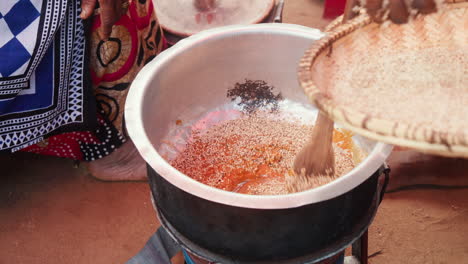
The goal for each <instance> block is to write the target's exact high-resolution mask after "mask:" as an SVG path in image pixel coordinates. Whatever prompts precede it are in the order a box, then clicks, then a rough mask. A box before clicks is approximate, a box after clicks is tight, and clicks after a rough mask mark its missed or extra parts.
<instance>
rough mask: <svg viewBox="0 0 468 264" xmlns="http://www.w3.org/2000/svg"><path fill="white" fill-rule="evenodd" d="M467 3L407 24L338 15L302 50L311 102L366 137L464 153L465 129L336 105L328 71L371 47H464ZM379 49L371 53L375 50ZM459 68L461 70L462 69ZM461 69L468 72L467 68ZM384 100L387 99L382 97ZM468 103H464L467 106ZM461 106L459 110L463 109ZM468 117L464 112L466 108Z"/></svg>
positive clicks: (467, 150)
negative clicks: (343, 19) (332, 63)
mask: <svg viewBox="0 0 468 264" xmlns="http://www.w3.org/2000/svg"><path fill="white" fill-rule="evenodd" d="M466 4H467V3H466V2H465V3H457V4H453V5H447V6H446V7H445V8H444V9H443V10H442V11H440V12H438V13H435V14H431V15H427V16H418V17H416V18H415V19H413V20H411V21H410V23H408V24H405V25H403V26H401V25H394V24H391V23H384V24H382V25H379V24H375V23H371V19H370V17H369V16H368V15H366V14H361V15H359V16H357V17H356V18H354V19H352V20H351V21H348V22H347V23H345V24H340V23H339V21H340V18H338V19H336V20H335V21H334V22H332V23H331V24H330V25H329V26H328V27H327V30H329V32H328V34H327V35H326V36H325V37H323V38H322V39H321V40H319V41H317V42H316V43H314V44H313V46H312V47H311V48H310V49H309V50H308V51H307V52H306V53H305V54H304V57H303V58H302V60H301V62H300V65H299V81H300V83H301V86H302V87H303V88H304V91H305V93H306V94H307V95H308V96H309V98H310V99H311V100H312V102H313V103H314V104H315V105H317V107H318V108H320V109H321V110H322V111H324V112H325V113H326V114H327V115H328V116H329V117H330V118H332V119H333V120H334V121H335V122H338V123H340V124H342V125H343V126H345V127H346V128H348V129H350V130H352V131H354V132H356V133H358V134H361V135H363V136H367V137H369V138H372V139H375V140H379V141H383V142H386V143H390V144H395V145H401V146H406V147H410V148H414V149H417V150H420V151H424V152H429V153H434V154H439V155H444V156H454V157H468V131H460V129H458V130H457V129H455V130H447V131H437V130H436V129H434V128H433V127H432V126H431V124H417V123H404V122H401V121H392V120H386V119H384V118H383V117H377V116H373V115H372V113H364V112H360V111H357V110H355V109H353V108H351V107H349V106H346V105H340V104H338V103H337V102H336V101H335V100H333V98H331V96H330V94H329V93H328V89H329V86H330V85H331V84H330V80H331V79H333V76H332V73H330V72H327V70H326V69H327V67H325V65H326V63H327V61H329V60H330V58H332V59H336V60H339V61H340V62H349V61H353V60H354V61H356V60H359V58H360V56H363V54H366V52H368V51H369V49H372V48H373V47H391V49H392V50H391V51H390V50H387V52H385V53H384V54H387V55H388V54H391V52H398V51H401V50H415V51H417V50H419V49H424V48H427V47H448V48H450V49H465V50H466V48H467V45H468V8H467V5H466ZM375 54H377V53H374V55H375ZM462 70H463V69H462ZM464 70H465V71H466V67H465V69H464ZM465 74H468V73H466V72H465ZM384 100H385V99H384ZM467 107H468V106H467ZM462 111H463V110H462ZM466 115H467V117H468V111H467V113H466Z"/></svg>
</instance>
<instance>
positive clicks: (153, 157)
mask: <svg viewBox="0 0 468 264" xmlns="http://www.w3.org/2000/svg"><path fill="white" fill-rule="evenodd" d="M255 33H260V34H275V33H276V34H282V35H292V36H300V37H304V38H308V39H315V40H317V39H319V38H321V37H322V36H323V35H324V34H323V33H322V32H321V31H320V30H317V29H313V28H308V27H304V26H300V25H293V24H273V23H266V24H256V25H235V26H226V27H220V28H215V29H210V30H206V31H203V32H200V33H198V34H195V35H193V36H190V37H188V38H186V39H183V40H181V41H179V42H178V43H177V44H176V45H174V46H173V47H171V48H170V49H167V50H165V51H164V52H162V53H160V54H159V55H158V56H157V57H156V58H155V59H153V60H152V61H151V62H149V63H148V64H147V65H146V66H144V67H143V68H142V69H141V71H140V72H139V73H138V74H137V76H136V78H135V80H134V81H133V83H132V84H131V86H130V90H129V93H128V96H127V99H126V103H125V120H126V126H127V130H128V134H129V136H130V138H131V140H132V141H133V143H134V144H135V146H136V148H137V149H138V151H139V153H140V155H141V156H142V157H143V159H144V160H145V161H146V162H147V163H148V165H150V166H151V168H153V169H154V170H155V171H156V172H157V173H158V174H159V175H161V177H163V178H164V179H166V180H167V181H168V182H170V183H171V184H173V185H174V186H176V187H177V188H179V189H182V190H183V191H185V192H188V193H191V194H193V195H196V196H198V197H200V198H203V199H206V200H209V201H212V202H216V203H221V204H225V205H229V206H237V207H244V208H252V209H286V208H294V207H299V206H302V205H306V204H311V203H317V202H321V201H325V200H329V199H332V198H334V197H337V196H339V195H341V194H344V193H346V192H348V191H350V190H352V189H354V188H355V187H357V186H358V185H360V184H361V183H363V182H364V181H365V180H366V179H368V178H369V177H370V176H371V175H372V174H373V173H374V172H376V171H377V170H378V169H379V167H380V166H382V164H384V162H385V160H386V159H387V157H388V156H389V155H390V153H391V151H392V148H393V146H391V145H387V144H384V143H377V144H376V146H375V147H374V149H373V150H372V151H371V152H370V153H369V155H368V156H367V157H366V159H365V160H364V161H363V162H361V163H360V164H359V165H358V166H356V167H355V168H354V169H353V170H351V171H350V172H349V173H347V174H346V175H343V176H342V177H340V178H338V179H337V180H334V181H332V182H330V183H328V184H326V185H323V186H320V187H318V188H314V189H311V190H308V191H304V192H299V193H292V194H285V195H248V194H240V193H234V192H228V191H224V190H221V189H217V188H214V187H210V186H208V185H205V184H203V183H200V182H198V181H196V180H194V179H192V178H190V177H189V176H186V175H185V174H183V173H181V172H179V171H178V170H177V169H175V168H174V167H172V166H171V165H170V164H169V163H168V162H167V161H166V160H165V159H164V158H162V157H161V156H160V155H159V154H158V152H157V151H156V149H155V148H154V147H153V145H152V144H151V142H150V140H149V138H148V136H147V134H146V132H145V126H144V124H143V119H142V117H143V101H144V97H145V94H146V90H147V89H148V88H149V86H150V83H151V80H152V76H154V75H155V74H157V72H158V71H159V70H160V69H161V67H163V66H164V65H165V64H166V63H167V62H169V61H170V60H171V59H173V58H174V57H176V56H178V54H181V53H183V52H185V51H187V50H189V49H191V48H192V47H193V46H196V45H200V44H201V43H202V42H203V41H206V40H214V39H220V38H221V39H222V38H224V37H228V36H232V35H243V34H255ZM304 52H305V51H304Z"/></svg>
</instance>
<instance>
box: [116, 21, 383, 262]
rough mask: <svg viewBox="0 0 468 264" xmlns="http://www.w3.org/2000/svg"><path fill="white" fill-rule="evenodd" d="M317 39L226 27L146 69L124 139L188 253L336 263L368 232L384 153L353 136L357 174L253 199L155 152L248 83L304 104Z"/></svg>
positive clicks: (131, 100) (132, 96)
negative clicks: (302, 67)
mask: <svg viewBox="0 0 468 264" xmlns="http://www.w3.org/2000/svg"><path fill="white" fill-rule="evenodd" d="M321 36H322V33H321V32H320V31H318V30H314V29H310V28H306V27H302V26H297V25H288V24H260V25H249V26H230V27H224V28H219V29H213V30H209V31H205V32H202V33H199V34H197V35H194V36H191V37H189V38H187V39H184V40H182V41H180V42H179V43H178V44H176V45H175V46H174V47H172V48H171V49H169V50H167V51H165V52H163V53H162V54H161V55H159V56H158V57H157V58H156V59H155V60H153V61H152V62H150V63H149V64H148V65H146V66H145V67H144V68H143V69H142V71H141V72H140V73H139V74H138V76H137V78H136V79H135V81H134V82H133V84H132V86H131V89H130V92H129V95H128V99H127V102H126V109H125V111H126V112H125V117H126V122H127V127H128V132H129V135H130V137H131V139H132V140H133V141H134V143H135V145H136V147H137V148H138V150H139V152H140V153H141V155H142V156H143V158H144V159H145V160H146V162H147V163H148V165H149V173H148V176H149V179H150V186H151V191H152V193H153V197H154V200H155V203H156V207H157V210H158V212H159V214H160V218H161V220H162V223H163V225H165V227H166V228H167V230H168V232H169V233H171V234H172V235H173V236H174V237H175V239H177V240H178V241H180V242H181V243H182V244H183V245H184V246H185V247H186V249H188V250H189V251H192V252H194V253H195V254H197V255H199V256H201V257H203V258H205V259H208V260H213V261H218V262H221V263H239V262H242V263H250V262H255V263H258V262H262V261H263V262H269V263H271V262H272V261H279V260H290V261H292V262H297V263H304V262H305V260H314V261H318V260H320V259H321V258H325V257H327V256H330V255H333V254H334V253H336V252H338V251H339V250H342V249H343V248H345V247H346V246H347V245H349V244H350V243H352V242H353V240H354V239H356V238H357V237H359V236H360V234H361V233H362V232H364V231H365V230H366V229H367V227H368V225H369V224H370V223H371V221H372V218H373V216H374V214H375V212H376V209H377V206H378V203H379V199H380V189H379V188H378V187H379V176H380V175H381V174H382V170H383V165H384V161H385V159H386V158H387V156H388V155H389V154H390V152H391V146H388V145H385V144H382V143H376V142H373V141H369V140H366V139H364V138H361V137H359V136H355V140H356V142H357V143H358V144H360V145H361V147H362V148H364V149H365V150H367V152H368V156H367V158H366V159H365V160H364V161H363V162H362V163H361V164H360V165H359V166H357V167H356V168H355V169H354V170H352V171H351V172H349V173H348V174H347V175H345V176H343V177H341V178H340V179H338V180H336V181H334V182H331V183H329V184H327V185H325V186H322V187H319V188H316V189H313V190H309V191H306V192H301V193H295V194H289V195H278V196H252V195H244V194H238V193H231V192H226V191H222V190H219V189H215V188H212V187H209V186H206V185H204V184H201V183H199V182H197V181H195V180H193V179H191V178H190V177H188V176H186V175H184V174H182V173H181V172H179V171H177V170H176V169H175V168H173V167H171V166H170V165H169V163H168V162H167V161H166V160H164V159H163V158H162V157H161V156H160V154H159V153H158V149H159V147H160V146H161V144H162V142H161V141H162V139H163V138H164V136H165V135H166V134H167V133H168V128H169V127H170V125H171V124H173V123H174V122H175V120H178V119H182V120H193V119H196V118H197V117H199V116H200V115H201V114H203V113H204V112H206V111H208V110H209V109H213V108H215V107H217V106H219V105H222V104H224V103H226V102H228V101H229V100H230V99H229V98H227V97H226V90H227V89H228V88H230V87H231V86H232V85H233V84H234V83H235V82H238V81H242V80H244V79H245V78H249V79H262V80H266V81H267V82H268V83H269V84H271V85H273V86H274V87H276V89H278V90H279V91H281V93H282V95H283V96H284V97H285V98H288V99H291V100H295V101H298V102H302V103H308V101H307V98H306V96H305V94H304V92H303V90H302V89H301V88H300V87H299V85H298V81H297V74H296V69H297V65H298V62H299V60H300V58H301V56H302V55H303V53H304V51H305V50H306V49H307V48H308V47H309V46H310V45H311V43H312V42H313V41H314V40H317V39H318V38H320V37H321Z"/></svg>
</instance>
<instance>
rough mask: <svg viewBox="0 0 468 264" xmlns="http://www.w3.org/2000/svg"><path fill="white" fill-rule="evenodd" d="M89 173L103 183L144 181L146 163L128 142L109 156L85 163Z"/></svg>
mask: <svg viewBox="0 0 468 264" xmlns="http://www.w3.org/2000/svg"><path fill="white" fill-rule="evenodd" d="M87 167H88V171H89V173H90V174H91V175H92V176H93V177H95V178H97V179H99V180H103V181H145V180H146V179H147V178H146V163H145V161H144V160H143V158H141V156H140V154H139V153H138V151H137V149H136V148H135V145H133V142H131V141H130V140H129V141H127V142H125V143H124V144H123V145H122V146H121V147H120V148H118V149H117V150H115V151H114V152H113V153H112V154H110V155H109V156H106V157H104V158H102V159H98V160H95V161H92V162H88V163H87Z"/></svg>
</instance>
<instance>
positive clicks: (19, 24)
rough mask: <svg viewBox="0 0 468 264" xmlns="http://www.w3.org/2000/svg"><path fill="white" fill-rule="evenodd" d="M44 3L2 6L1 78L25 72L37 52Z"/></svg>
mask: <svg viewBox="0 0 468 264" xmlns="http://www.w3.org/2000/svg"><path fill="white" fill-rule="evenodd" d="M41 2H42V1H41V0H20V1H13V0H2V3H1V4H0V32H1V36H2V37H1V38H0V58H1V59H2V63H0V77H11V76H19V75H22V74H24V73H25V71H26V68H27V66H28V65H29V62H30V60H31V56H32V54H33V52H34V47H35V44H36V40H37V29H38V27H39V20H40V13H41V9H42V3H41Z"/></svg>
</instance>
